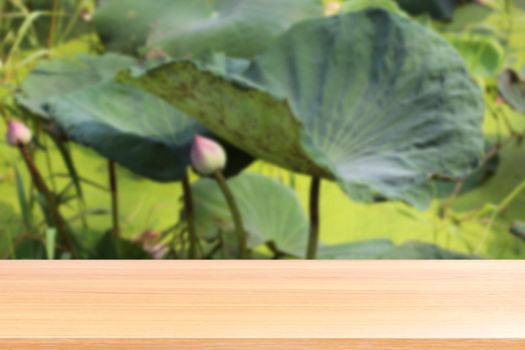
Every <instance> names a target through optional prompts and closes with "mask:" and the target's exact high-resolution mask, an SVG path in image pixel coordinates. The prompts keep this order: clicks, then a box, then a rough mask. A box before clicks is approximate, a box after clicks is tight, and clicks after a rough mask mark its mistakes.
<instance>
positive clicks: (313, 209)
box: [306, 176, 321, 259]
mask: <svg viewBox="0 0 525 350" xmlns="http://www.w3.org/2000/svg"><path fill="white" fill-rule="evenodd" d="M320 192H321V179H320V178H319V177H317V176H314V177H312V182H311V184H310V234H309V236H308V248H307V251H306V258H307V259H315V257H316V256H317V247H318V245H319V194H320Z"/></svg>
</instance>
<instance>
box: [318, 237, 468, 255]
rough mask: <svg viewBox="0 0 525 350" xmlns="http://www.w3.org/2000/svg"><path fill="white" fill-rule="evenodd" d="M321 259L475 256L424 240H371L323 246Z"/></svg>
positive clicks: (320, 252) (320, 251)
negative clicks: (402, 241) (399, 243)
mask: <svg viewBox="0 0 525 350" xmlns="http://www.w3.org/2000/svg"><path fill="white" fill-rule="evenodd" d="M319 258H321V259H476V258H477V257H475V256H470V255H467V254H463V253H459V252H455V251H451V250H448V249H444V248H441V247H439V246H437V245H435V244H431V243H424V242H417V241H413V242H406V243H403V244H401V245H399V246H395V245H394V244H393V243H392V242H391V241H388V240H372V241H364V242H352V243H344V244H338V245H331V246H324V247H321V248H320V249H319Z"/></svg>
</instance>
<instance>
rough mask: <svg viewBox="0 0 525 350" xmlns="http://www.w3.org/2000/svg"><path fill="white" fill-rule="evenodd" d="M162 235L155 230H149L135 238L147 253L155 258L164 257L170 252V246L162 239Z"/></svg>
mask: <svg viewBox="0 0 525 350" xmlns="http://www.w3.org/2000/svg"><path fill="white" fill-rule="evenodd" d="M161 238H162V235H161V234H160V233H158V232H156V231H153V230H147V231H145V232H144V233H142V234H141V235H140V236H139V237H137V238H136V239H135V242H136V243H138V244H140V245H141V246H142V249H144V251H145V252H146V253H149V254H150V256H151V257H152V258H153V259H162V258H163V257H164V256H165V255H166V253H167V252H168V248H167V247H166V246H165V245H164V244H163V243H162V242H161V241H160V239H161Z"/></svg>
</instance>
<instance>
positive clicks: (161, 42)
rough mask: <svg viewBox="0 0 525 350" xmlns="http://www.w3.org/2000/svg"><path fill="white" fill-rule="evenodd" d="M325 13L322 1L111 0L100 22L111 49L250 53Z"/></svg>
mask: <svg viewBox="0 0 525 350" xmlns="http://www.w3.org/2000/svg"><path fill="white" fill-rule="evenodd" d="M322 13H323V12H322V6H321V2H320V1H319V0H250V1H245V0H215V1H209V0H177V1H172V0H155V1H150V0H105V1H104V2H102V4H101V6H100V7H99V8H98V10H97V12H96V15H95V21H94V22H95V25H96V28H97V31H98V32H99V34H100V36H101V38H102V40H103V41H104V42H105V43H106V45H107V46H108V48H109V49H110V50H118V51H122V52H126V53H136V52H137V50H138V49H141V48H144V49H146V50H151V49H152V50H155V51H158V50H162V51H164V52H166V53H167V54H169V55H171V56H175V57H186V56H188V55H198V54H201V53H204V52H208V51H223V52H226V53H227V54H229V55H233V56H248V57H249V56H253V55H254V54H256V53H258V52H259V51H260V50H261V49H263V48H264V47H266V46H267V45H268V44H269V43H270V42H271V41H272V40H274V39H275V38H276V37H277V36H279V35H280V34H282V33H283V32H284V31H286V30H287V29H288V28H289V27H290V26H291V25H292V24H293V23H295V22H298V21H300V20H303V19H306V18H310V17H317V16H321V15H322Z"/></svg>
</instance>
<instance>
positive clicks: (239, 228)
mask: <svg viewBox="0 0 525 350" xmlns="http://www.w3.org/2000/svg"><path fill="white" fill-rule="evenodd" d="M215 179H216V180H217V184H218V185H219V187H220V189H221V191H222V193H223V195H224V198H225V199H226V202H227V203H228V207H229V208H230V212H231V214H232V217H233V223H234V225H235V233H236V235H237V239H238V241H239V253H240V257H241V259H247V258H248V242H247V235H246V230H245V229H244V225H243V223H242V216H241V212H240V211H239V207H238V206H237V203H236V201H235V197H234V196H233V193H232V192H231V190H230V188H229V186H228V184H227V183H226V180H225V179H224V175H223V174H222V172H221V171H217V172H215Z"/></svg>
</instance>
